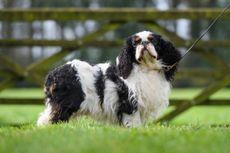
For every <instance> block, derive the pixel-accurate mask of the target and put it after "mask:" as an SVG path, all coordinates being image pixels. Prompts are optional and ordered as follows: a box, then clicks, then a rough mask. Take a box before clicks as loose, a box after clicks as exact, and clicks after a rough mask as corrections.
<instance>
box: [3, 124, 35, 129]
mask: <svg viewBox="0 0 230 153" xmlns="http://www.w3.org/2000/svg"><path fill="white" fill-rule="evenodd" d="M29 125H31V123H1V122H0V128H17V129H22V128H23V127H27V126H29Z"/></svg>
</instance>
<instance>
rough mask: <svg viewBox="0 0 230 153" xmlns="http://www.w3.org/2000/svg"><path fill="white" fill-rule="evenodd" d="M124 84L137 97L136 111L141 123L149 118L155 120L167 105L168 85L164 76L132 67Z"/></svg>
mask: <svg viewBox="0 0 230 153" xmlns="http://www.w3.org/2000/svg"><path fill="white" fill-rule="evenodd" d="M126 83H127V84H128V85H129V87H131V89H132V90H134V91H135V93H136V95H137V96H138V109H139V111H140V115H141V120H142V123H145V122H146V121H147V120H148V119H149V118H150V119H151V118H152V119H155V118H157V117H158V115H159V113H161V112H162V110H164V109H165V108H166V107H167V106H168V104H169V94H170V83H169V82H168V81H167V80H166V79H165V77H164V74H163V73H162V72H159V71H154V70H151V69H148V68H146V67H144V66H140V65H134V68H133V70H132V72H131V74H130V75H129V77H128V78H127V79H126Z"/></svg>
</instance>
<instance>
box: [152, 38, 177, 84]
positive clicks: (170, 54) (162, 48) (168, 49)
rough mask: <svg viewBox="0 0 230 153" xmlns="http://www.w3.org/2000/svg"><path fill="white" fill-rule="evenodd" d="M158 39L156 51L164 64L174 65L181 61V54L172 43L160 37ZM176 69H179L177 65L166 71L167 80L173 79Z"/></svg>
mask: <svg viewBox="0 0 230 153" xmlns="http://www.w3.org/2000/svg"><path fill="white" fill-rule="evenodd" d="M156 37H157V42H156V43H157V44H156V50H157V52H158V55H159V58H160V59H161V60H162V62H163V64H165V65H172V64H174V63H176V62H177V61H178V60H180V59H181V52H180V51H179V50H177V49H176V48H175V47H174V45H173V44H172V43H171V42H170V41H167V40H164V39H163V38H162V37H161V36H159V35H158V36H156ZM154 46H155V45H154ZM176 69H177V65H176V66H174V67H173V68H172V69H170V70H168V71H165V76H166V79H167V80H172V79H173V77H174V74H175V72H176Z"/></svg>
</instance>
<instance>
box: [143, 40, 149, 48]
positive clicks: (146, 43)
mask: <svg viewBox="0 0 230 153" xmlns="http://www.w3.org/2000/svg"><path fill="white" fill-rule="evenodd" d="M148 43H149V42H148V41H142V43H141V44H142V45H143V46H144V47H145V48H146V46H147V45H148Z"/></svg>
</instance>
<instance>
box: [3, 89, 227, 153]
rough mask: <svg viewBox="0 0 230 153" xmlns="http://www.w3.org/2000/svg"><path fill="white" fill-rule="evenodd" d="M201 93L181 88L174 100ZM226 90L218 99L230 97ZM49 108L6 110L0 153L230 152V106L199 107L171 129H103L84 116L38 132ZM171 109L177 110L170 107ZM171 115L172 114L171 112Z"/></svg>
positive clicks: (166, 126) (11, 93)
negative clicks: (39, 120)
mask: <svg viewBox="0 0 230 153" xmlns="http://www.w3.org/2000/svg"><path fill="white" fill-rule="evenodd" d="M197 93H199V89H186V90H184V89H183V90H182V89H175V90H173V93H172V97H173V98H178V99H179V98H185V97H186V98H192V97H193V96H195V95H196V94H197ZM229 93H230V90H222V91H221V92H219V93H217V94H216V95H214V96H213V97H212V98H213V99H215V98H224V99H225V98H229V96H230V94H229ZM12 96H14V97H28V98H30V97H42V96H43V95H42V92H41V90H37V89H31V90H27V89H24V90H20V91H19V90H16V89H15V90H6V91H4V92H1V93H0V97H12ZM42 109H43V106H33V105H25V106H19V105H0V153H5V152H6V153H11V152H17V153H27V152H28V153H31V152H32V153H42V152H44V153H45V152H47V153H65V152H79V153H83V152H90V153H91V152H92V153H102V152H105V153H106V152H114V153H129V152H130V153H131V152H132V153H134V152H137V153H144V152H159V153H164V152H167V153H168V152H172V153H174V152H175V153H185V152H186V153H187V152H188V153H189V152H191V153H192V152H202V153H204V152H207V153H218V152H221V153H225V152H226V153H229V152H230V147H229V145H230V117H229V116H230V107H224V106H202V107H194V108H192V109H190V110H189V111H187V112H185V113H183V114H182V115H181V116H179V117H177V118H176V119H174V120H173V121H172V122H170V123H169V124H164V125H160V124H154V123H149V124H148V125H146V126H145V127H142V128H138V129H124V128H121V127H117V126H111V125H103V124H101V123H98V122H95V121H93V120H91V119H90V118H86V117H81V118H78V119H77V120H75V121H71V122H70V123H69V124H59V125H52V126H49V127H45V128H37V127H36V126H35V122H36V119H37V116H38V114H39V112H40V111H42ZM169 109H171V108H169ZM167 111H168V110H167Z"/></svg>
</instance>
